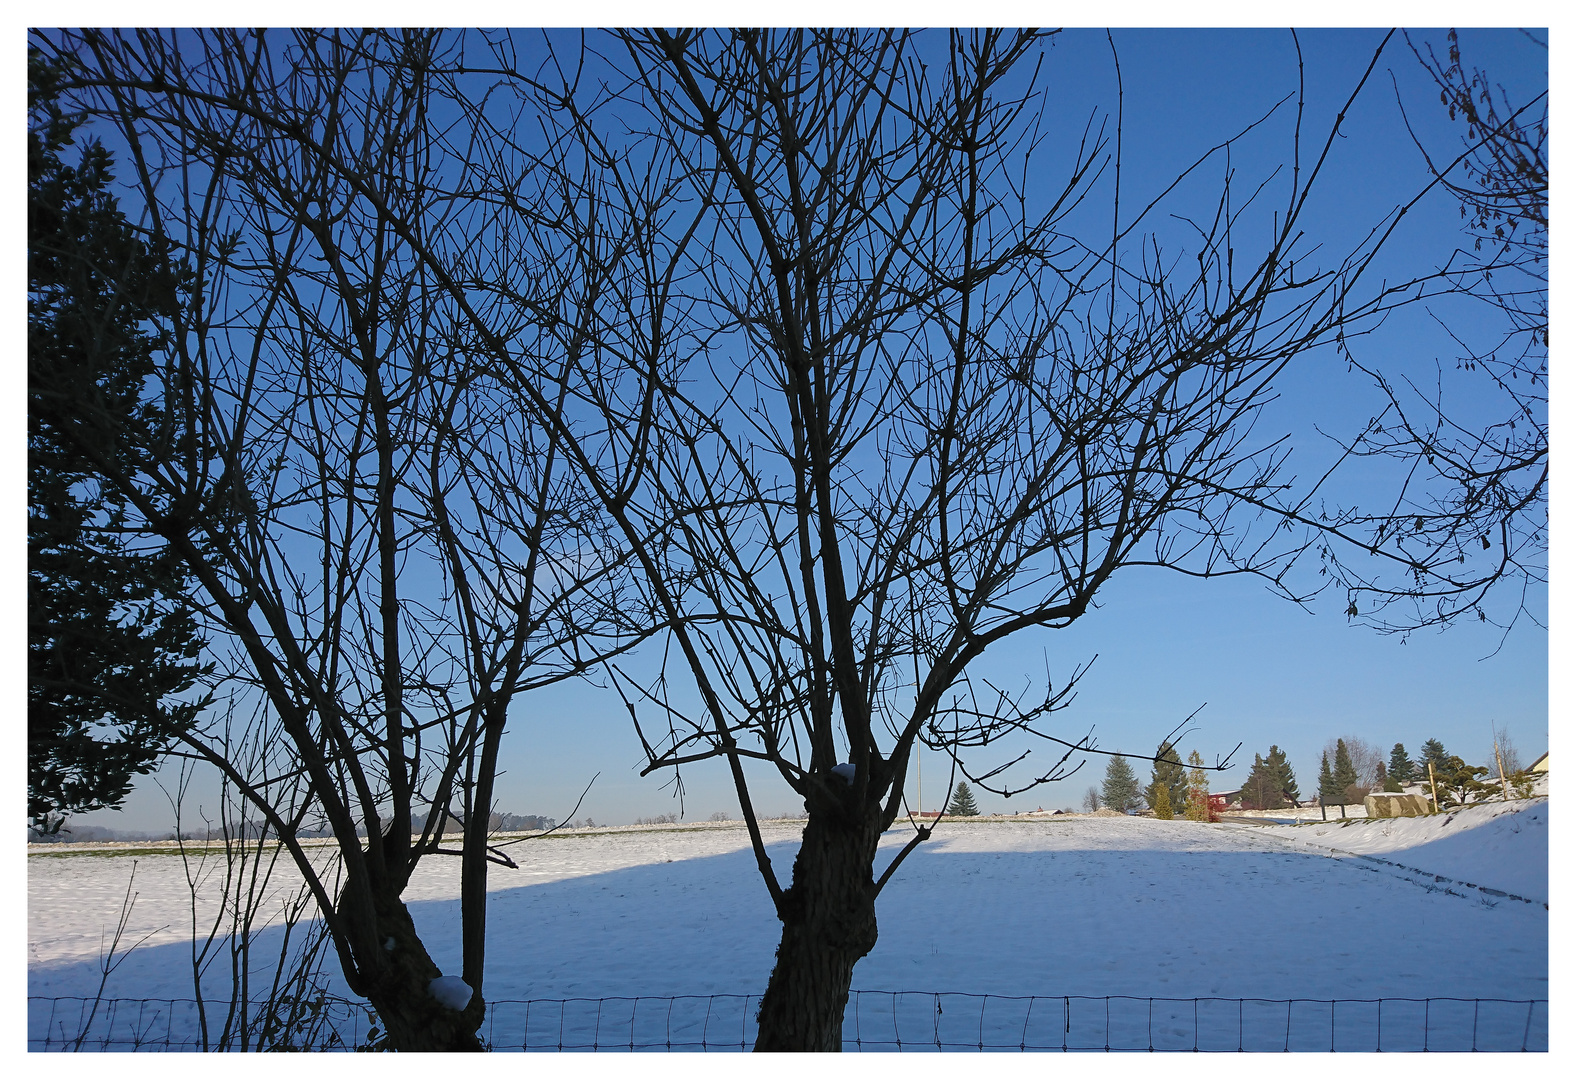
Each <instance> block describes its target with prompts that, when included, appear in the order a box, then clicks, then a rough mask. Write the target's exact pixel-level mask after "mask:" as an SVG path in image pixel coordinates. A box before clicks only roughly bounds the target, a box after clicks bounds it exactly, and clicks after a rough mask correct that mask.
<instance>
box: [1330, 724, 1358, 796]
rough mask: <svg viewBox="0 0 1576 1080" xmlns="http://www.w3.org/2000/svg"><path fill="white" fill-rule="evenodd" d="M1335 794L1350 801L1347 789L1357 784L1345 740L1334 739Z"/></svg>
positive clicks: (1355, 771)
mask: <svg viewBox="0 0 1576 1080" xmlns="http://www.w3.org/2000/svg"><path fill="white" fill-rule="evenodd" d="M1334 781H1335V794H1336V795H1337V796H1338V797H1339V798H1340V800H1341V801H1342V802H1343V803H1345V802H1350V801H1351V792H1350V791H1349V790H1348V789H1350V788H1352V787H1355V786H1356V785H1357V770H1356V769H1355V768H1353V767H1352V756H1351V755H1350V754H1348V753H1347V752H1346V740H1345V739H1336V740H1335V774H1334Z"/></svg>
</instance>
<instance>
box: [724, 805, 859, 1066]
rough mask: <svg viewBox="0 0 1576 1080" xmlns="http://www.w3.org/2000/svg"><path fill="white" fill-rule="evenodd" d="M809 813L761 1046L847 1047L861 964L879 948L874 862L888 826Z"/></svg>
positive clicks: (764, 1010)
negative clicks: (846, 1014)
mask: <svg viewBox="0 0 1576 1080" xmlns="http://www.w3.org/2000/svg"><path fill="white" fill-rule="evenodd" d="M865 817H866V820H864V821H857V822H850V821H848V820H846V819H844V818H842V817H841V816H840V815H837V814H833V813H825V812H822V813H817V812H816V811H815V810H812V811H811V812H810V820H809V822H808V823H807V824H806V825H805V829H804V842H803V843H802V844H801V845H800V847H799V855H798V857H797V858H796V859H794V864H793V884H792V886H790V887H789V889H788V890H787V892H785V893H784V894H783V905H782V918H783V936H782V943H781V944H779V945H778V946H777V966H776V967H775V968H773V969H772V977H771V980H770V981H769V982H768V983H767V984H766V993H765V995H764V996H762V998H761V1007H760V1012H759V1013H758V1014H757V1019H758V1020H759V1024H760V1029H759V1032H758V1034H757V1036H756V1040H755V1049H756V1050H758V1051H760V1050H774V1051H784V1050H798V1051H819V1052H829V1051H841V1050H842V1049H843V1009H844V1008H845V1007H846V1006H847V1004H848V987H849V984H850V982H852V980H853V975H854V965H855V964H857V963H858V962H859V960H860V958H861V957H863V956H865V955H866V954H868V953H869V952H870V950H871V949H873V948H875V944H876V906H875V884H874V882H873V880H872V879H871V875H870V865H871V860H872V859H873V858H874V857H875V851H876V844H877V842H878V841H879V840H880V839H881V826H880V823H879V821H878V820H876V816H875V814H868V815H865Z"/></svg>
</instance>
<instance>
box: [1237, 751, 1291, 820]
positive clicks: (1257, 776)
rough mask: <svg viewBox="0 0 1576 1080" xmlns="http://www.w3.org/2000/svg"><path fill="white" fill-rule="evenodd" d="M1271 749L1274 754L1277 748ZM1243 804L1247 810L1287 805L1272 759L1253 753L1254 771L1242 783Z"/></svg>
mask: <svg viewBox="0 0 1576 1080" xmlns="http://www.w3.org/2000/svg"><path fill="white" fill-rule="evenodd" d="M1270 750H1271V752H1272V754H1273V753H1274V751H1275V748H1274V747H1273V746H1272V747H1271V748H1270ZM1283 760H1284V759H1283ZM1242 805H1243V808H1244V809H1247V810H1279V809H1280V808H1281V807H1283V806H1285V805H1286V799H1285V796H1284V795H1283V794H1282V792H1281V785H1280V778H1279V776H1278V775H1277V774H1276V770H1275V768H1274V765H1273V761H1272V760H1270V761H1267V760H1265V759H1264V758H1262V757H1260V756H1259V755H1258V754H1254V755H1253V771H1252V772H1250V773H1249V774H1248V779H1247V782H1246V783H1244V784H1243V785H1242Z"/></svg>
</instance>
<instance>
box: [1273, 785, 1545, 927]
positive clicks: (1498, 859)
mask: <svg viewBox="0 0 1576 1080" xmlns="http://www.w3.org/2000/svg"><path fill="white" fill-rule="evenodd" d="M1266 831H1267V832H1269V833H1270V834H1271V835H1274V836H1278V837H1282V838H1285V839H1287V840H1291V841H1294V842H1296V843H1299V844H1305V845H1308V846H1314V847H1319V848H1323V849H1327V850H1328V849H1333V850H1336V851H1340V852H1344V853H1346V854H1351V855H1369V856H1375V857H1379V858H1384V859H1386V860H1388V861H1390V862H1394V863H1398V864H1400V865H1403V866H1409V867H1413V868H1416V869H1418V870H1422V871H1425V872H1427V873H1430V874H1438V875H1442V876H1444V877H1448V878H1451V879H1453V880H1455V881H1458V882H1462V883H1465V884H1470V885H1478V886H1486V887H1489V888H1493V889H1498V890H1500V891H1502V892H1507V893H1511V894H1514V895H1516V896H1523V897H1526V898H1527V899H1530V900H1537V901H1539V902H1540V903H1544V904H1547V903H1548V902H1549V860H1548V846H1549V836H1548V833H1549V804H1548V800H1547V799H1526V800H1517V801H1511V802H1496V803H1483V804H1479V805H1476V806H1467V807H1463V808H1461V809H1458V810H1455V811H1453V812H1450V813H1444V814H1431V815H1429V816H1427V817H1415V818H1376V819H1373V820H1361V819H1359V820H1356V821H1353V820H1347V821H1345V822H1340V821H1329V822H1321V823H1318V824H1314V825H1300V826H1295V827H1279V828H1276V827H1272V828H1269V829H1267V830H1266Z"/></svg>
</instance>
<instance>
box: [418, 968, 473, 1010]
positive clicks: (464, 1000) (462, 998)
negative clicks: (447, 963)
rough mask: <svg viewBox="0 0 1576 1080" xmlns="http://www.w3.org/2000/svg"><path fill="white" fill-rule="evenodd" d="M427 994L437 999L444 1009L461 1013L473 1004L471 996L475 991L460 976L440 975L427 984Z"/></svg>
mask: <svg viewBox="0 0 1576 1080" xmlns="http://www.w3.org/2000/svg"><path fill="white" fill-rule="evenodd" d="M427 993H429V994H431V995H432V996H433V997H434V998H436V999H437V1000H438V1004H439V1005H442V1006H443V1007H444V1008H447V1009H453V1010H454V1011H455V1012H460V1011H461V1010H463V1009H464V1008H465V1006H467V1005H469V1004H470V1003H471V995H472V994H474V993H475V991H474V990H472V989H471V986H470V984H469V983H467V982H466V981H465V980H464V979H462V978H460V977H459V976H458V975H439V976H438V977H437V978H436V979H433V980H432V981H431V982H430V983H428V984H427Z"/></svg>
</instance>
